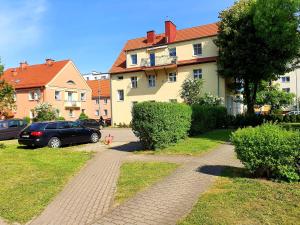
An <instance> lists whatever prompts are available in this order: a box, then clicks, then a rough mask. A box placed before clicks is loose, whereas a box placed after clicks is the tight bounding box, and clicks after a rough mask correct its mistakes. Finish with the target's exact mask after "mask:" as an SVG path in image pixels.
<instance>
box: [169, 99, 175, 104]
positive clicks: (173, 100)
mask: <svg viewBox="0 0 300 225" xmlns="http://www.w3.org/2000/svg"><path fill="white" fill-rule="evenodd" d="M169 102H171V103H176V102H177V99H170V100H169Z"/></svg>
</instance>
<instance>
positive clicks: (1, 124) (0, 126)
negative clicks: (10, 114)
mask: <svg viewBox="0 0 300 225" xmlns="http://www.w3.org/2000/svg"><path fill="white" fill-rule="evenodd" d="M5 128H8V123H7V121H3V122H0V129H5Z"/></svg>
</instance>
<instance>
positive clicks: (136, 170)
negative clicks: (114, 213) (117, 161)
mask: <svg viewBox="0 0 300 225" xmlns="http://www.w3.org/2000/svg"><path fill="white" fill-rule="evenodd" d="M177 167H178V165H177V164H174V163H165V162H129V163H124V164H123V165H122V166H121V171H120V177H119V180H118V183H117V193H116V195H115V202H116V203H117V204H120V203H122V202H124V201H125V200H127V199H129V198H131V197H133V196H134V195H135V194H136V193H137V192H139V191H141V190H144V189H146V188H147V187H149V186H151V185H152V184H154V183H155V182H157V181H159V180H161V179H162V178H163V177H165V176H168V175H169V174H171V172H172V171H174V170H175V169H176V168H177Z"/></svg>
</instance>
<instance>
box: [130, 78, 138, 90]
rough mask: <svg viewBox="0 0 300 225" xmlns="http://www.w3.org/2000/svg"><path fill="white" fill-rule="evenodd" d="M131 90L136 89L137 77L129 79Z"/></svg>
mask: <svg viewBox="0 0 300 225" xmlns="http://www.w3.org/2000/svg"><path fill="white" fill-rule="evenodd" d="M131 88H137V77H131Z"/></svg>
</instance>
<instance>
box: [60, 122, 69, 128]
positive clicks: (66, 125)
mask: <svg viewBox="0 0 300 225" xmlns="http://www.w3.org/2000/svg"><path fill="white" fill-rule="evenodd" d="M68 128H70V125H69V123H68V122H59V123H57V129H68Z"/></svg>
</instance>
